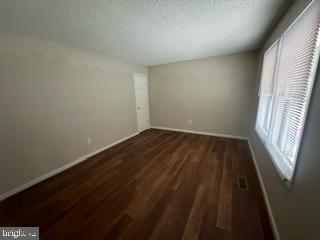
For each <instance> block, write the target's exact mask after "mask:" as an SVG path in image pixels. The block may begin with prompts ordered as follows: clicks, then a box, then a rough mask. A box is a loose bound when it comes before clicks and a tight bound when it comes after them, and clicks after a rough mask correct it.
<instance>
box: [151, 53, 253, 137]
mask: <svg viewBox="0 0 320 240" xmlns="http://www.w3.org/2000/svg"><path fill="white" fill-rule="evenodd" d="M257 57H258V55H257V53H255V52H250V53H241V54H234V55H227V56H221V57H211V58H205V59H199V60H192V61H184V62H177V63H170V64H163V65H156V66H152V67H149V68H148V72H149V89H150V109H151V125H152V126H160V127H169V128H179V129H188V130H194V131H204V132H210V133H220V134H231V135H238V136H248V131H249V119H250V114H251V112H252V101H251V99H252V97H253V96H252V94H253V92H254V87H255V83H254V82H255V81H256V73H257V70H256V68H257V59H258V58H257ZM189 120H191V121H192V123H191V124H189V122H188V121H189ZM235 123H236V124H235Z"/></svg>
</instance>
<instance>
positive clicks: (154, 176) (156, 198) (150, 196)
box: [0, 129, 273, 240]
mask: <svg viewBox="0 0 320 240" xmlns="http://www.w3.org/2000/svg"><path fill="white" fill-rule="evenodd" d="M238 176H244V177H246V178H247V182H248V191H243V190H239V189H238V183H237V179H238ZM0 226H40V239H140V240H143V239H162V240H164V239H215V240H220V239H240V240H241V239H244V240H250V239H254V240H260V239H273V236H272V231H271V227H270V223H269V220H268V216H267V213H266V210H265V204H264V201H263V197H262V194H261V190H260V187H259V183H258V180H257V176H256V173H255V170H254V165H253V162H252V159H251V157H250V153H249V150H248V144H247V142H246V141H241V140H234V139H226V138H218V137H211V136H203V135H195V134H188V133H178V132H171V131H164V130H155V129H151V130H148V131H145V132H144V133H141V134H139V135H137V136H135V137H133V138H131V139H129V140H127V141H125V142H123V143H120V144H118V145H116V146H114V147H112V148H110V149H108V150H106V151H104V152H102V153H100V154H97V155H95V156H94V157H91V158H90V159H88V160H86V161H85V162H83V163H81V164H79V165H77V166H75V167H73V168H71V169H69V170H67V171H65V172H63V173H61V174H59V175H56V176H54V177H52V178H50V179H48V180H46V181H44V182H42V183H39V184H37V185H35V186H33V187H32V188H29V189H27V190H25V191H23V192H21V193H19V194H17V195H15V196H13V197H11V198H8V199H6V200H4V201H2V202H1V203H0Z"/></svg>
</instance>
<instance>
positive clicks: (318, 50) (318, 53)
mask: <svg viewBox="0 0 320 240" xmlns="http://www.w3.org/2000/svg"><path fill="white" fill-rule="evenodd" d="M312 4H314V0H313V1H311V2H310V3H309V4H308V5H307V6H306V7H305V8H304V10H303V11H302V12H301V13H300V14H299V15H298V17H297V18H296V19H295V20H294V21H293V22H292V23H291V24H290V25H289V27H288V28H287V29H286V30H285V31H284V32H283V33H282V34H280V36H279V37H278V38H277V39H276V41H274V42H273V43H272V44H271V45H270V46H269V47H268V48H267V50H266V51H265V52H264V55H263V62H262V64H264V59H265V58H264V57H265V55H266V53H268V51H269V50H271V49H272V48H273V47H274V45H275V44H278V49H277V56H276V63H275V70H274V72H275V73H274V76H273V77H274V79H273V81H274V82H273V84H274V86H275V85H276V84H275V83H276V82H275V81H277V74H278V69H279V63H280V52H281V49H282V39H283V37H284V36H285V34H286V33H287V32H288V31H289V30H290V29H291V28H292V27H293V26H294V25H295V23H296V22H297V21H299V19H300V18H301V16H302V15H303V14H304V13H305V12H306V11H307V10H308V9H309V7H311V6H312ZM319 58H320V33H319V34H318V36H317V39H316V41H315V51H314V57H313V59H312V62H311V67H310V75H309V78H310V79H309V80H310V86H311V87H310V94H308V96H307V98H306V107H305V111H304V113H303V120H302V124H301V129H302V132H301V134H299V136H298V137H299V138H298V141H297V154H296V155H295V158H294V159H293V164H292V174H291V178H290V179H287V177H286V176H285V175H284V174H283V172H282V170H281V169H280V167H279V166H278V164H279V163H278V162H277V160H276V158H277V159H281V158H283V157H282V156H281V154H279V153H278V150H277V149H273V151H271V150H270V148H272V144H271V141H272V138H273V137H274V132H275V129H274V127H273V125H274V124H273V123H274V122H275V121H274V120H272V119H273V118H274V116H273V114H274V112H273V111H272V109H271V116H270V118H271V121H270V126H269V131H268V133H267V134H265V132H264V130H263V129H261V127H260V126H259V125H260V123H259V121H260V118H261V116H259V107H260V104H261V101H262V97H261V87H262V84H263V83H262V80H263V79H262V78H263V77H262V74H263V66H262V68H261V74H260V83H259V94H258V98H259V101H258V106H257V111H256V119H255V131H256V133H257V135H258V138H259V139H260V141H261V143H262V144H263V146H264V148H265V149H266V151H267V154H268V156H269V157H270V159H271V160H272V163H273V165H274V166H275V168H276V170H277V172H278V174H279V176H280V178H281V179H282V180H283V181H284V182H285V183H286V185H287V187H288V188H290V186H291V184H292V182H293V180H294V176H295V172H296V171H295V168H296V165H297V161H298V158H299V156H300V153H301V142H302V139H303V137H304V134H305V124H306V122H307V121H308V114H309V109H310V105H311V104H310V102H311V98H312V96H313V94H314V89H315V84H314V83H315V81H316V78H317V76H318V77H319V76H320V73H319V74H317V73H318V70H319V68H320V66H319V61H320V59H319ZM273 91H274V89H273ZM273 98H274V95H272V102H273ZM272 104H273V103H272ZM275 155H277V156H275ZM283 161H286V160H283Z"/></svg>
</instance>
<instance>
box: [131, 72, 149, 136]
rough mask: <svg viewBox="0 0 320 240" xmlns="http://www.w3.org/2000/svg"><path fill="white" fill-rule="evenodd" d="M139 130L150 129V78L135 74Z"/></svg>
mask: <svg viewBox="0 0 320 240" xmlns="http://www.w3.org/2000/svg"><path fill="white" fill-rule="evenodd" d="M133 79H134V91H135V98H136V112H137V128H138V132H142V131H144V130H146V129H149V128H150V116H149V93H148V78H147V75H145V74H140V73H134V74H133Z"/></svg>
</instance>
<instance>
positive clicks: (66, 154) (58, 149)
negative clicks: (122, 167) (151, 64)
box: [0, 32, 147, 194]
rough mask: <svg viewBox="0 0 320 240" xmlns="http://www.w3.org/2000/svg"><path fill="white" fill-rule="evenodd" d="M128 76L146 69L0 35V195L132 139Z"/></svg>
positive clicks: (130, 81) (131, 92)
mask: <svg viewBox="0 0 320 240" xmlns="http://www.w3.org/2000/svg"><path fill="white" fill-rule="evenodd" d="M133 72H140V73H146V72H147V68H146V67H145V66H142V65H136V64H130V63H126V62H121V61H117V60H114V59H111V58H108V57H105V56H102V55H97V54H94V53H90V52H87V51H82V50H78V49H73V48H68V47H65V46H62V45H58V44H55V43H51V42H47V41H42V40H38V39H33V38H29V37H25V36H22V35H16V34H11V33H7V32H0V86H1V87H0V111H1V117H0V136H1V137H0V159H1V160H0V194H1V193H5V192H7V191H9V190H11V189H13V188H15V187H17V186H19V185H21V184H24V183H26V182H28V181H31V180H32V179H34V178H37V177H39V176H41V175H44V174H46V173H48V172H50V171H52V170H55V169H57V168H59V167H61V166H64V165H66V164H68V163H70V162H72V161H74V160H76V159H78V158H79V157H81V156H83V155H86V154H88V153H90V152H92V151H93V150H96V149H99V148H101V147H104V146H106V145H108V144H111V143H113V142H115V141H117V140H119V139H121V138H124V137H126V136H128V135H131V134H133V133H135V132H136V130H137V129H136V128H137V125H136V111H135V99H134V88H133ZM87 137H91V138H92V144H91V145H89V144H88V143H87Z"/></svg>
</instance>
